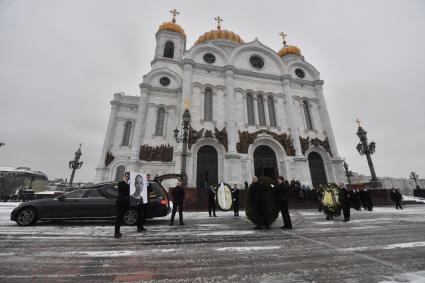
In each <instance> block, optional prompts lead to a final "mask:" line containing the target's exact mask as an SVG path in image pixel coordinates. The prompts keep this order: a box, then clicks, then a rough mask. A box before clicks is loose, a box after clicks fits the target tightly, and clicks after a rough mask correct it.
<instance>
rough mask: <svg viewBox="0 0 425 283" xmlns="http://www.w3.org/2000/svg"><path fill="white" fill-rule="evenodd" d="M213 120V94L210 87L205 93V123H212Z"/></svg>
mask: <svg viewBox="0 0 425 283" xmlns="http://www.w3.org/2000/svg"><path fill="white" fill-rule="evenodd" d="M212 118H213V93H212V89H211V88H210V87H206V88H205V91H204V121H212Z"/></svg>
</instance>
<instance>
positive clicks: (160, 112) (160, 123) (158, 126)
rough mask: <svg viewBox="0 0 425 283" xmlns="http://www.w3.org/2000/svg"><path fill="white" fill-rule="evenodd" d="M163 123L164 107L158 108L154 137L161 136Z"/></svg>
mask: <svg viewBox="0 0 425 283" xmlns="http://www.w3.org/2000/svg"><path fill="white" fill-rule="evenodd" d="M164 122H165V109H164V107H159V108H158V112H157V114H156V127H155V136H162V135H163V132H164Z"/></svg>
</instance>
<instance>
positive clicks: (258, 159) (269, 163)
mask: <svg viewBox="0 0 425 283" xmlns="http://www.w3.org/2000/svg"><path fill="white" fill-rule="evenodd" d="M254 172H255V176H257V177H259V176H266V177H270V178H272V179H273V180H275V179H276V178H277V177H278V175H279V171H278V169H277V162H276V154H275V153H274V151H273V149H271V148H270V147H268V146H267V145H260V146H258V147H257V148H256V149H255V150H254Z"/></svg>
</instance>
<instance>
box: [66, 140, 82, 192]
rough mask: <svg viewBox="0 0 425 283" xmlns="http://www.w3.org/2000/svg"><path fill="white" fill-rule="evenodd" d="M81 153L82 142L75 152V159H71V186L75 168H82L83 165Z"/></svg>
mask: <svg viewBox="0 0 425 283" xmlns="http://www.w3.org/2000/svg"><path fill="white" fill-rule="evenodd" d="M81 155H82V153H81V143H80V147H79V148H78V149H77V151H76V152H75V157H74V160H72V161H69V169H72V173H71V179H70V180H69V185H71V186H72V181H73V180H74V175H75V170H77V169H80V168H81V166H83V162H82V161H80V157H81Z"/></svg>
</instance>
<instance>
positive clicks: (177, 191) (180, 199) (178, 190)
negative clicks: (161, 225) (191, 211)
mask: <svg viewBox="0 0 425 283" xmlns="http://www.w3.org/2000/svg"><path fill="white" fill-rule="evenodd" d="M171 195H172V196H173V211H172V213H171V220H170V224H169V226H173V224H174V217H175V216H176V211H177V207H178V209H179V221H180V225H184V222H183V203H184V196H185V192H184V189H183V187H182V186H181V182H180V181H179V182H177V186H176V187H175V188H173V191H172V192H171Z"/></svg>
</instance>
